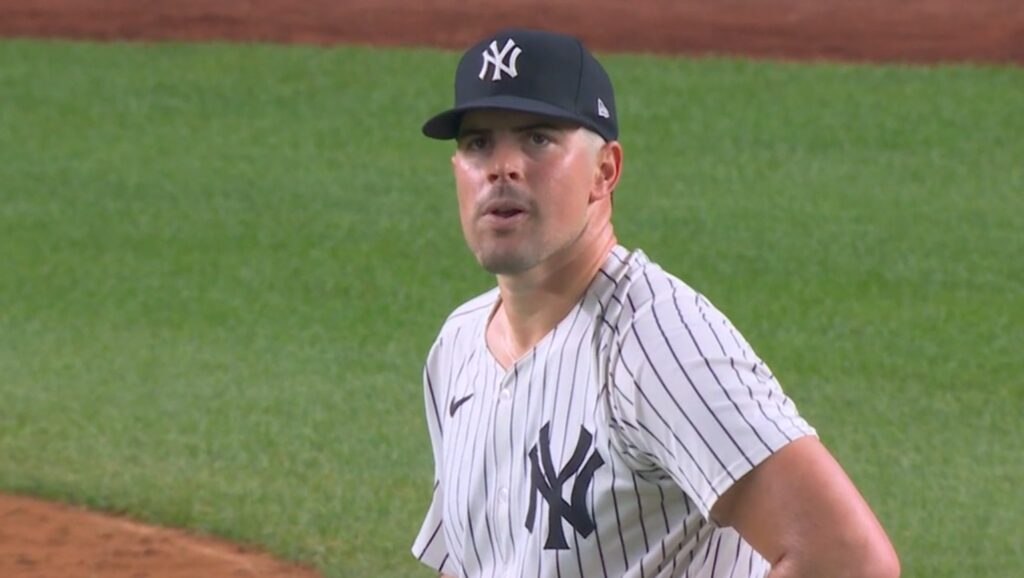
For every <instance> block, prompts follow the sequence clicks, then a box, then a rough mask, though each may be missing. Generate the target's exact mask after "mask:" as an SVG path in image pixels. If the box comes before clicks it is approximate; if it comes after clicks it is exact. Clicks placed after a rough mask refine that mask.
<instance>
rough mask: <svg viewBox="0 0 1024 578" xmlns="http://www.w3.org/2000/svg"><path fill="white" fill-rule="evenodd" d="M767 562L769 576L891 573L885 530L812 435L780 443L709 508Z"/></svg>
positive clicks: (895, 564)
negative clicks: (785, 443)
mask: <svg viewBox="0 0 1024 578" xmlns="http://www.w3.org/2000/svg"><path fill="white" fill-rule="evenodd" d="M711 516H712V518H713V519H714V520H715V521H716V522H717V523H718V524H719V525H721V526H732V527H733V528H735V529H736V531H737V532H739V534H740V535H741V536H743V539H744V540H746V541H747V542H748V543H750V545H751V546H753V547H754V549H755V550H757V551H758V552H759V553H760V554H761V555H762V556H764V558H765V559H767V560H768V561H769V562H770V563H771V565H772V571H771V573H770V574H769V575H768V576H769V578H803V577H809V578H818V577H821V576H828V577H829V578H854V577H856V578H895V577H897V576H899V573H900V565H899V559H898V558H897V556H896V551H895V550H894V549H893V546H892V544H891V543H890V542H889V538H888V536H887V535H886V533H885V530H884V529H882V525H881V524H880V523H879V522H878V520H877V519H876V518H875V515H874V513H873V512H872V511H871V508H870V507H869V506H868V504H867V502H865V501H864V498H863V497H861V495H860V492H859V491H857V488H856V487H854V485H853V482H852V481H850V478H849V477H847V475H846V472H844V471H843V469H842V467H841V466H840V465H839V463H838V462H836V460H835V459H834V458H833V457H832V455H831V454H830V453H829V451H828V450H827V449H826V448H825V446H824V445H822V443H821V442H820V441H818V439H817V438H815V437H811V436H807V437H803V438H800V439H797V440H796V441H794V442H792V443H790V444H788V445H786V446H785V447H783V448H782V449H781V450H779V451H778V452H776V453H775V454H774V455H772V456H771V457H769V458H768V459H766V460H765V461H764V462H762V463H761V464H760V465H758V466H757V467H755V468H754V469H753V470H751V471H750V472H749V473H748V474H747V475H746V476H744V477H743V478H741V479H740V480H739V481H738V482H736V484H734V485H733V486H732V487H730V488H729V490H727V491H726V492H725V493H724V494H723V495H722V497H721V498H720V499H719V500H718V501H717V502H716V503H715V505H714V507H713V508H712V510H711Z"/></svg>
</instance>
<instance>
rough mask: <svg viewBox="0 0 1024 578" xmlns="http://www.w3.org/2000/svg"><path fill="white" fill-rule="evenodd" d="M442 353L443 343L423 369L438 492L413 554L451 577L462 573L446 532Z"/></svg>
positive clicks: (414, 542) (418, 535)
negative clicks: (439, 369)
mask: <svg viewBox="0 0 1024 578" xmlns="http://www.w3.org/2000/svg"><path fill="white" fill-rule="evenodd" d="M439 349H440V342H438V343H435V345H434V347H433V348H432V349H431V352H430V355H429V356H428V357H427V363H426V365H425V366H424V368H423V395H424V398H425V399H424V405H425V407H426V414H427V415H426V418H427V431H428V433H429V435H430V445H431V448H432V450H433V455H434V490H433V493H432V494H431V497H430V506H429V507H428V509H427V514H426V516H425V517H424V519H423V524H422V525H421V526H420V531H419V533H418V534H417V535H416V539H415V540H414V541H413V544H412V553H413V555H414V556H416V559H417V560H419V561H420V562H423V563H424V564H426V565H427V566H429V567H431V568H434V569H435V570H437V571H438V572H442V573H447V574H451V575H453V576H455V575H457V574H458V573H457V572H456V571H455V569H454V568H453V567H452V566H453V565H452V563H451V556H449V554H448V544H447V541H446V540H445V532H444V516H443V513H444V492H443V486H442V484H443V481H442V478H443V476H442V472H443V471H444V463H443V461H442V459H443V455H444V454H443V452H442V440H443V432H442V427H443V426H442V421H441V408H442V407H443V403H444V402H443V401H442V395H443V392H441V391H438V390H437V389H436V388H437V386H438V385H439V382H438V380H437V379H435V378H434V377H433V376H436V375H438V372H437V361H438V353H439Z"/></svg>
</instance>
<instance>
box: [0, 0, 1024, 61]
mask: <svg viewBox="0 0 1024 578" xmlns="http://www.w3.org/2000/svg"><path fill="white" fill-rule="evenodd" d="M296 6H302V9H301V10H296V8H295V7H296ZM510 23H516V24H525V25H534V26H547V27H554V28H560V29H564V30H567V31H572V32H575V33H577V34H579V35H580V36H582V37H583V38H584V40H586V41H587V42H588V43H589V44H591V45H592V46H594V47H595V48H598V49H617V50H630V51H655V52H674V53H689V54H707V53H724V54H736V55H741V54H742V55H750V56H759V57H773V58H825V59H850V60H902V61H909V62H935V61H951V60H975V61H992V62H1015V63H1018V64H1020V63H1024V2H1021V1H1020V0H971V1H965V0H776V1H773V2H769V1H767V0H714V1H713V2H709V1H703V0H635V1H632V2H621V1H620V0H556V1H551V2H545V1H540V0H503V1H497V0H478V1H476V2H463V1H462V0H422V1H418V2H416V1H410V0H307V1H306V2H302V3H298V4H296V3H292V2H286V1H284V0H221V1H219V2H209V1H207V0H181V1H179V2H170V1H166V0H165V1H160V0H155V1H150V2H139V1H138V0H35V1H34V2H25V1H24V0H0V35H44V36H58V37H75V38H101V39H113V38H119V39H121V38H130V39H150V38H158V39H187V40H195V39H237V40H259V41H277V42H315V43H323V44H329V43H336V42H358V43H367V44H382V43H383V44H429V45H440V46H447V47H456V46H464V45H465V44H466V43H467V42H468V41H470V40H471V39H475V38H476V37H477V36H478V35H479V34H481V33H482V32H483V31H488V30H491V29H494V28H496V27H499V26H502V25H506V24H510Z"/></svg>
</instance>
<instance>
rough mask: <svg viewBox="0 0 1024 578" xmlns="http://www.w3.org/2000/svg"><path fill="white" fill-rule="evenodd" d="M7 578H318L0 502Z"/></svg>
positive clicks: (147, 532)
mask: <svg viewBox="0 0 1024 578" xmlns="http://www.w3.org/2000/svg"><path fill="white" fill-rule="evenodd" d="M0 576H3V577H4V578H79V577H81V578H85V577H89V578H92V577H102V578H206V577H210V578H212V577H214V576H216V577H218V578H271V577H274V578H316V577H317V576H318V574H317V573H316V572H314V571H312V570H309V569H306V568H301V567H299V566H296V565H291V564H285V563H282V562H279V561H277V560H274V559H273V558H271V557H270V556H268V555H266V554H264V553H262V552H259V551H257V550H255V549H251V548H244V547H241V546H237V545H234V544H230V543H228V542H225V541H222V540H216V539H212V538H201V537H198V536H192V535H189V534H186V533H184V532H181V531H177V530H171V529H167V528H154V527H152V526H146V525H143V524H138V523H136V522H132V521H130V520H126V519H123V518H118V517H114V516H108V515H101V514H96V513H93V512H87V511H85V510H82V509H79V508H73V507H70V506H65V505H61V504H51V503H47V502H42V501H39V500H34V499H30V498H23V497H13V496H3V495H0Z"/></svg>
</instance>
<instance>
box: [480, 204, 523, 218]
mask: <svg viewBox="0 0 1024 578" xmlns="http://www.w3.org/2000/svg"><path fill="white" fill-rule="evenodd" d="M522 212H523V211H522V210H520V209H516V208H513V207H508V208H504V209H494V210H493V211H491V212H489V213H488V214H489V215H495V216H498V217H501V218H502V219H508V218H510V217H514V216H516V215H518V214H520V213H522Z"/></svg>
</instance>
